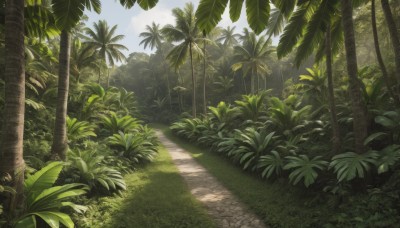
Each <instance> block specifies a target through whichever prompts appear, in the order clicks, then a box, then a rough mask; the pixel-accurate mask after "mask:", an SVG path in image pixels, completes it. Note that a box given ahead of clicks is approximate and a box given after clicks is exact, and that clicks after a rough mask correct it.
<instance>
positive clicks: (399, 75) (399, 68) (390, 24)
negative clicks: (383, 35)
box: [381, 0, 400, 83]
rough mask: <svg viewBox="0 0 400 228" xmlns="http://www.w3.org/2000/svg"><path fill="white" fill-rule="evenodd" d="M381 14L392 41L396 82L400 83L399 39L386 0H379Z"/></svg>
mask: <svg viewBox="0 0 400 228" xmlns="http://www.w3.org/2000/svg"><path fill="white" fill-rule="evenodd" d="M381 4H382V10H383V14H384V15H385V19H386V23H387V25H388V28H389V34H390V39H391V41H392V46H393V51H394V56H395V64H396V79H397V83H400V40H399V34H398V32H397V27H396V23H395V21H394V19H393V15H392V11H391V10H390V5H389V2H388V0H381Z"/></svg>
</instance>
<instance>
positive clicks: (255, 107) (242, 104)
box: [235, 94, 266, 122]
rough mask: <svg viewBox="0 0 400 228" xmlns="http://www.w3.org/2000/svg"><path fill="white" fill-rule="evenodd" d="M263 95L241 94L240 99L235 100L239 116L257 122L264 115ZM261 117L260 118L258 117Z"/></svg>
mask: <svg viewBox="0 0 400 228" xmlns="http://www.w3.org/2000/svg"><path fill="white" fill-rule="evenodd" d="M263 102H264V95H263V94H262V95H243V96H242V100H241V101H235V103H236V105H237V106H238V109H239V111H240V112H239V113H240V117H241V118H242V119H244V120H246V121H251V122H257V121H259V120H261V119H262V117H263V116H265V111H266V109H265V106H264V104H263ZM260 118H261V119H260Z"/></svg>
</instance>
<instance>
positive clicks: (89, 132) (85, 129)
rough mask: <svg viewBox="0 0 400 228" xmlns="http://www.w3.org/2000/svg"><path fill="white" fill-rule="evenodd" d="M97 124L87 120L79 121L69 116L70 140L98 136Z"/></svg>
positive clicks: (75, 140)
mask: <svg viewBox="0 0 400 228" xmlns="http://www.w3.org/2000/svg"><path fill="white" fill-rule="evenodd" d="M95 127H96V126H95V125H93V124H90V123H89V122H87V121H78V120H77V119H76V118H72V119H71V118H70V117H69V116H67V134H68V140H69V142H77V141H79V140H82V139H85V138H88V137H96V136H97V135H96V133H94V131H95Z"/></svg>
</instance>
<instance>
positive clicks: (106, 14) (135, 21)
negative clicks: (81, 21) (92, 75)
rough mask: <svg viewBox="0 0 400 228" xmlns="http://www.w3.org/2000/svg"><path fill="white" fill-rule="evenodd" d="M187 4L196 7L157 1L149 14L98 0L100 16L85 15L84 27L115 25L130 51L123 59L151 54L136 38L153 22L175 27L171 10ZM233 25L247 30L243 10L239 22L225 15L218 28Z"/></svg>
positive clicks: (182, 1)
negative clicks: (140, 54) (101, 21)
mask: <svg viewBox="0 0 400 228" xmlns="http://www.w3.org/2000/svg"><path fill="white" fill-rule="evenodd" d="M187 2H193V4H194V5H195V7H197V5H198V2H199V0H192V1H190V0H159V2H158V4H157V5H156V6H155V7H154V8H153V9H151V10H149V11H144V10H142V9H141V8H140V7H139V6H138V5H135V6H134V7H133V8H131V9H129V10H128V9H125V8H123V7H122V6H121V5H120V4H119V2H117V1H115V0H101V3H102V12H101V14H99V15H98V14H96V13H94V12H87V13H86V14H87V15H88V17H89V21H88V22H87V26H88V27H93V26H92V25H93V22H97V21H99V20H106V21H107V22H108V24H109V26H113V25H118V29H117V32H116V34H123V35H125V38H124V39H123V40H122V41H121V43H122V44H123V45H125V46H126V47H128V48H129V51H128V52H125V54H126V55H128V54H129V53H132V52H147V53H150V52H151V50H149V49H148V50H144V49H143V46H139V43H140V40H141V39H140V38H139V34H140V33H141V32H143V31H144V28H145V26H146V25H148V24H151V23H152V22H153V21H154V22H156V23H158V24H161V25H166V24H174V18H173V16H172V14H171V10H172V9H173V8H176V7H179V8H183V7H184V5H185V3H187ZM232 25H235V26H236V31H237V32H241V31H242V29H243V28H244V27H245V26H247V22H246V17H245V13H244V10H243V11H242V16H241V17H240V19H239V20H238V21H237V22H236V23H234V24H232V22H231V20H230V19H229V14H228V12H225V13H224V15H223V17H222V21H221V22H220V24H219V26H221V27H227V26H232Z"/></svg>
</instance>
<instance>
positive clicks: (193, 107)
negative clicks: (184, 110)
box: [189, 44, 196, 118]
mask: <svg viewBox="0 0 400 228" xmlns="http://www.w3.org/2000/svg"><path fill="white" fill-rule="evenodd" d="M189 45H190V46H189V54H190V66H191V68H192V116H193V117H194V118H196V78H195V76H194V66H193V52H192V45H191V44H189Z"/></svg>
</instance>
